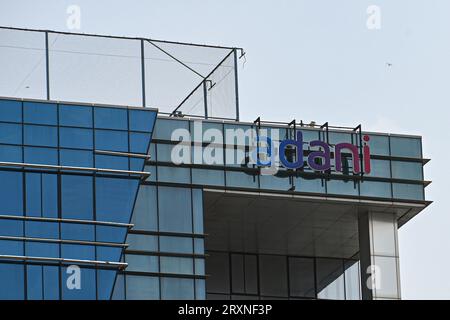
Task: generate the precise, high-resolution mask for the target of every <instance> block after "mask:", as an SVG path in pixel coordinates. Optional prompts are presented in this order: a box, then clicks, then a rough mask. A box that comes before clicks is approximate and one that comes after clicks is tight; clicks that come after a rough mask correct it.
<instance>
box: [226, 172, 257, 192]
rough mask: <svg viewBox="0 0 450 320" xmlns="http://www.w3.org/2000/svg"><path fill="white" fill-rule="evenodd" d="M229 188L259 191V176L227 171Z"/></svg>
mask: <svg viewBox="0 0 450 320" xmlns="http://www.w3.org/2000/svg"><path fill="white" fill-rule="evenodd" d="M227 186H229V187H240V188H253V189H257V188H258V176H256V175H254V174H251V173H250V172H239V171H227Z"/></svg>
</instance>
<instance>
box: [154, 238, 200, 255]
mask: <svg viewBox="0 0 450 320" xmlns="http://www.w3.org/2000/svg"><path fill="white" fill-rule="evenodd" d="M159 250H160V251H161V252H174V253H192V238H185V237H167V236H161V237H159Z"/></svg>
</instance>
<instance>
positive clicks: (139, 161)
mask: <svg viewBox="0 0 450 320" xmlns="http://www.w3.org/2000/svg"><path fill="white" fill-rule="evenodd" d="M144 162H145V160H144V159H143V158H131V157H130V170H133V171H142V169H143V168H144Z"/></svg>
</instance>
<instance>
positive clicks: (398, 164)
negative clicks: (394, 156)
mask: <svg viewBox="0 0 450 320" xmlns="http://www.w3.org/2000/svg"><path fill="white" fill-rule="evenodd" d="M391 165H392V178H396V179H409V180H423V172H422V168H423V165H422V163H420V162H406V161H392V162H391Z"/></svg>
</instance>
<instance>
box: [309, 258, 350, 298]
mask: <svg viewBox="0 0 450 320" xmlns="http://www.w3.org/2000/svg"><path fill="white" fill-rule="evenodd" d="M316 266H317V270H316V272H317V273H316V279H317V284H316V285H317V297H318V298H319V299H336V300H343V299H345V293H344V275H343V273H344V267H343V264H342V260H340V259H326V258H318V259H316Z"/></svg>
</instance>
